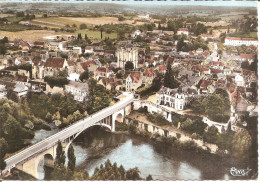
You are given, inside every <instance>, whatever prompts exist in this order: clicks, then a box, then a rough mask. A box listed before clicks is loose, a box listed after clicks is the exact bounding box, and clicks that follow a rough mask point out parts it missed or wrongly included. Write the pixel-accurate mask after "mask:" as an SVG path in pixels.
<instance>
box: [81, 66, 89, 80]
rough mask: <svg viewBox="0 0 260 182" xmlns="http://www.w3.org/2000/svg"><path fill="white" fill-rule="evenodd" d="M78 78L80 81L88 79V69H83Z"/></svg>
mask: <svg viewBox="0 0 260 182" xmlns="http://www.w3.org/2000/svg"><path fill="white" fill-rule="evenodd" d="M79 79H80V80H81V81H82V82H85V81H87V80H88V79H89V71H88V69H87V70H85V71H84V72H83V73H81V74H80V76H79Z"/></svg>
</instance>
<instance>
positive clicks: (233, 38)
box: [226, 37, 257, 41]
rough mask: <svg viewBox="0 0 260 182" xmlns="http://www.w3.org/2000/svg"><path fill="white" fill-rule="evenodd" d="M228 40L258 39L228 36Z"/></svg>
mask: <svg viewBox="0 0 260 182" xmlns="http://www.w3.org/2000/svg"><path fill="white" fill-rule="evenodd" d="M226 39H228V40H249V41H257V40H256V39H252V38H238V37H226Z"/></svg>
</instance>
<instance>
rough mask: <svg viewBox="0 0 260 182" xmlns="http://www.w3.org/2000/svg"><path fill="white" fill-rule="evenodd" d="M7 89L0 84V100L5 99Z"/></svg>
mask: <svg viewBox="0 0 260 182" xmlns="http://www.w3.org/2000/svg"><path fill="white" fill-rule="evenodd" d="M6 95H7V89H6V86H5V85H2V84H0V99H4V98H6Z"/></svg>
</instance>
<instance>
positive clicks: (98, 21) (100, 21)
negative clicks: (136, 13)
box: [62, 16, 134, 25]
mask: <svg viewBox="0 0 260 182" xmlns="http://www.w3.org/2000/svg"><path fill="white" fill-rule="evenodd" d="M62 19H65V20H67V21H72V22H74V21H76V22H79V23H80V24H81V23H85V24H92V25H104V24H133V23H134V20H125V21H118V18H117V17H106V16H104V17H97V18H92V17H91V18H74V17H62Z"/></svg>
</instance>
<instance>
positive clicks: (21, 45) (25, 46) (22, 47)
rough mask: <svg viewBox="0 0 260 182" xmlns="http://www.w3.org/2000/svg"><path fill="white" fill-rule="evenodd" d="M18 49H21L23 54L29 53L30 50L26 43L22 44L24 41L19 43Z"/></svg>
mask: <svg viewBox="0 0 260 182" xmlns="http://www.w3.org/2000/svg"><path fill="white" fill-rule="evenodd" d="M19 47H20V48H21V49H22V51H25V52H27V51H29V50H30V48H31V46H30V45H29V44H28V43H27V42H24V41H21V42H20V45H19Z"/></svg>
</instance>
